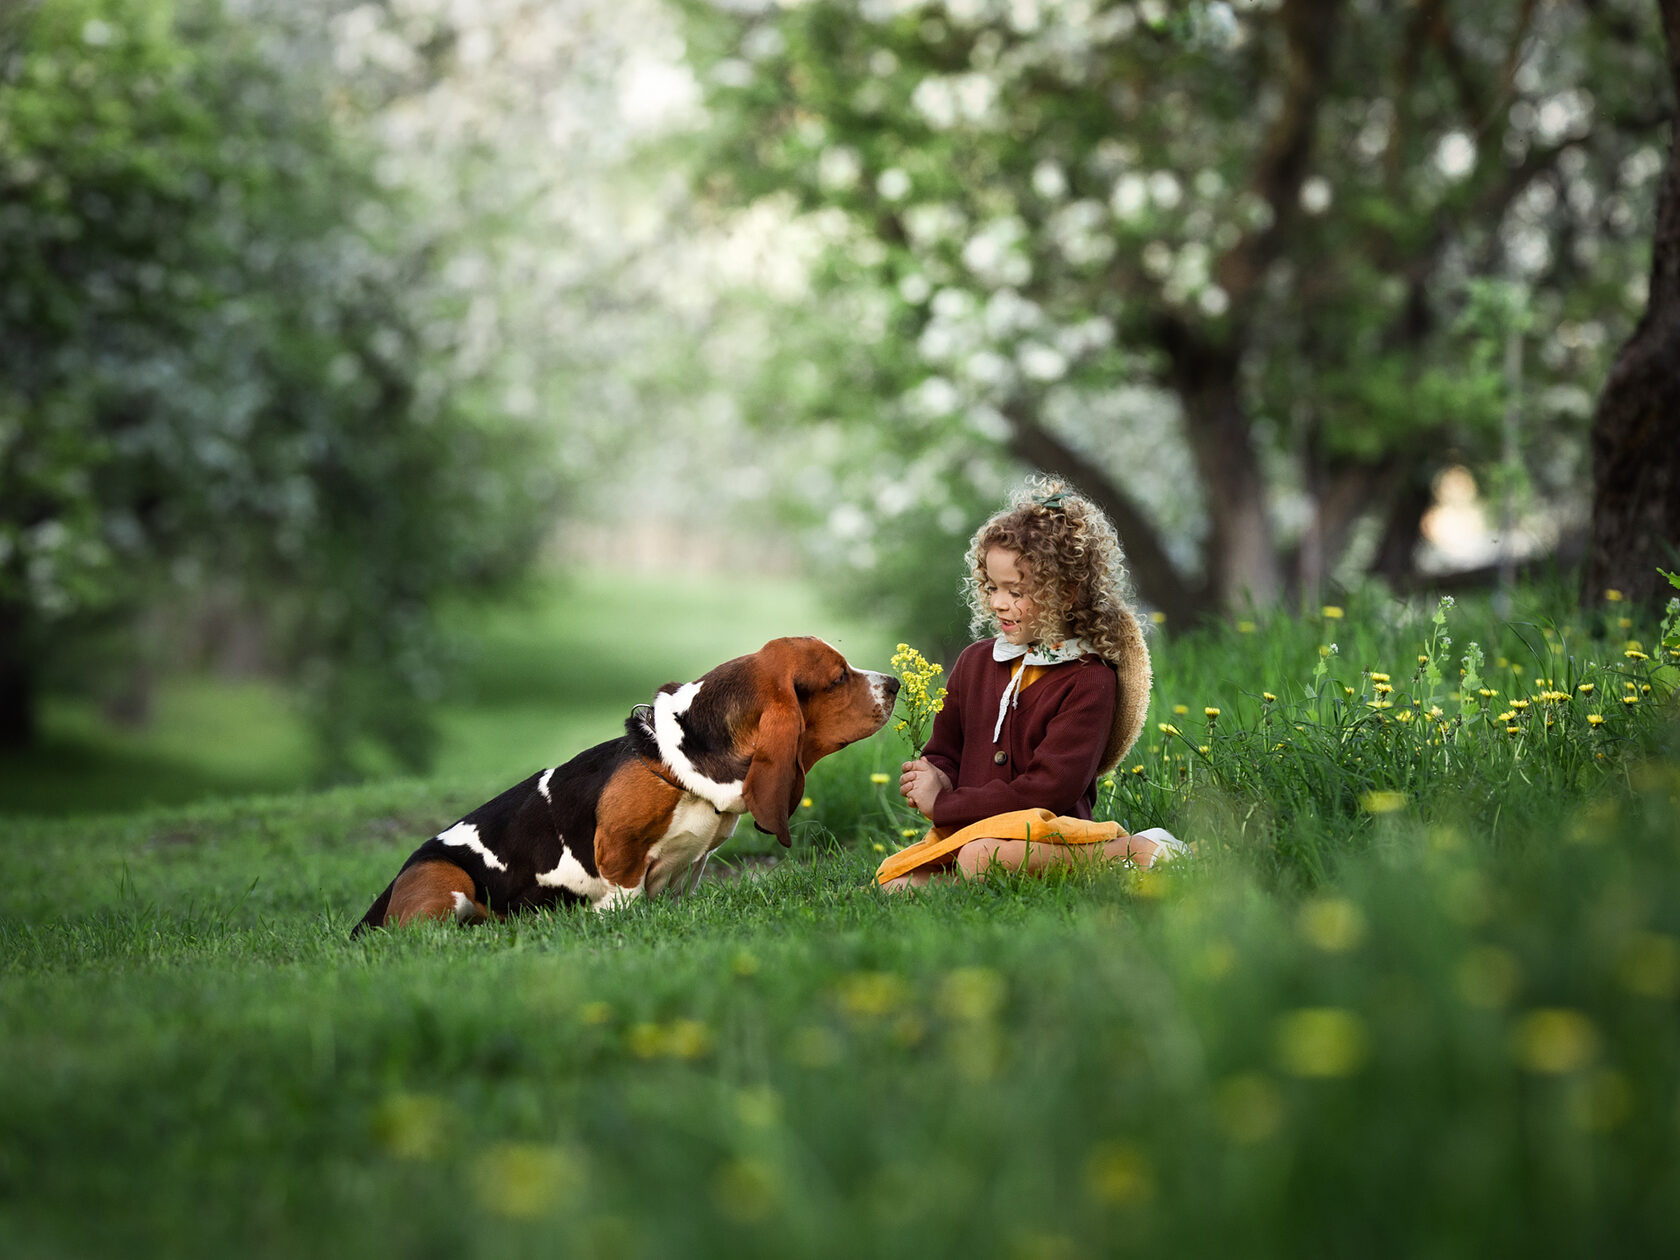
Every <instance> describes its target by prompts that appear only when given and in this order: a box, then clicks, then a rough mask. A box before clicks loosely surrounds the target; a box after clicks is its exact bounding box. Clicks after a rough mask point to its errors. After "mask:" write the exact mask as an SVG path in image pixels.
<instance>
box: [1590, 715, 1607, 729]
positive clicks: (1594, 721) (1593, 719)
mask: <svg viewBox="0 0 1680 1260" xmlns="http://www.w3.org/2000/svg"><path fill="white" fill-rule="evenodd" d="M1587 725H1588V726H1595V727H1596V726H1603V725H1604V714H1602V713H1589V714H1587Z"/></svg>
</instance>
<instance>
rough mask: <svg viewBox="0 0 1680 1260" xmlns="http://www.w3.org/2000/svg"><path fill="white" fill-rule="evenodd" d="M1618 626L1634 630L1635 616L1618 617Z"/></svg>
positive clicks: (1618, 627) (1622, 628)
mask: <svg viewBox="0 0 1680 1260" xmlns="http://www.w3.org/2000/svg"><path fill="white" fill-rule="evenodd" d="M1616 628H1617V629H1619V630H1632V629H1633V618H1631V617H1618V618H1616Z"/></svg>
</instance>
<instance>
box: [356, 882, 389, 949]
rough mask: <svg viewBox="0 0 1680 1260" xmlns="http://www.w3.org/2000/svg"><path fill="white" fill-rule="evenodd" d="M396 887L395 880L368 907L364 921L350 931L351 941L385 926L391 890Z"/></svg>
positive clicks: (363, 917)
mask: <svg viewBox="0 0 1680 1260" xmlns="http://www.w3.org/2000/svg"><path fill="white" fill-rule="evenodd" d="M396 886H397V881H396V880H394V879H393V880H392V881H391V882H390V883H389V884H386V885H385V891H384V892H382V893H380V894H379V896H378V898H376V899H375V901H374V903H373V904H372V905H371V906H369V907H368V912H367V913H366V914H364V915H363V916H362V921H361V922H360V923H358V924H356V926H355V927H353V928H351V929H350V939H351V940H355V939H356V938H357V937H358V936H360V935H361V934H362V933H363V932H366V931H368V930H369V929H370V928H376V927H384V926H385V914H386V912H387V911H388V910H390V908H391V890H392V889H393V888H395V887H396Z"/></svg>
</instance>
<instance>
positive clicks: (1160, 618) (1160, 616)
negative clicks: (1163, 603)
mask: <svg viewBox="0 0 1680 1260" xmlns="http://www.w3.org/2000/svg"><path fill="white" fill-rule="evenodd" d="M1149 620H1150V621H1152V622H1154V623H1155V624H1156V625H1158V626H1164V625H1166V624H1167V614H1166V613H1164V612H1161V611H1160V610H1159V609H1157V610H1156V611H1155V612H1152V613H1150V614H1149Z"/></svg>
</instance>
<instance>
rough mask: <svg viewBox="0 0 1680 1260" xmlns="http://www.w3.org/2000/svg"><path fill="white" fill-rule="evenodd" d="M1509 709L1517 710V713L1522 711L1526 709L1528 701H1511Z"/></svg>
mask: <svg viewBox="0 0 1680 1260" xmlns="http://www.w3.org/2000/svg"><path fill="white" fill-rule="evenodd" d="M1511 707H1512V708H1513V709H1517V710H1519V711H1520V710H1522V709H1526V708H1528V701H1527V700H1513V701H1511Z"/></svg>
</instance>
